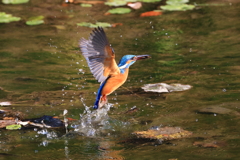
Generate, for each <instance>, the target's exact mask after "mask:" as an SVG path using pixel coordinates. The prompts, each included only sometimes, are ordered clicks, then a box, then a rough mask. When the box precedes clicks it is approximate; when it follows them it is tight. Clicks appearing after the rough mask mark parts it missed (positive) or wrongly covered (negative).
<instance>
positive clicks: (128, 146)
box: [0, 0, 240, 160]
mask: <svg viewBox="0 0 240 160" xmlns="http://www.w3.org/2000/svg"><path fill="white" fill-rule="evenodd" d="M164 4H165V1H164V2H156V3H143V5H142V6H143V7H142V8H140V9H139V10H133V9H132V11H131V12H130V13H128V14H123V15H115V14H111V15H104V14H105V13H106V12H107V11H108V10H109V9H111V8H114V7H110V6H107V5H104V4H94V5H93V7H81V6H80V5H79V4H77V3H76V4H64V1H61V0H54V1H53V0H51V1H50V0H38V1H33V0H30V2H28V3H25V4H17V5H10V4H9V5H5V4H2V3H1V4H0V9H1V12H6V13H7V14H12V15H13V16H16V17H21V20H20V21H17V22H11V23H0V33H1V36H0V77H1V81H0V102H10V103H11V105H6V106H1V110H5V111H9V112H11V114H9V115H6V114H5V115H3V117H7V116H10V115H13V116H15V117H18V118H19V119H22V120H24V119H32V118H39V117H42V116H43V115H49V116H55V117H58V118H59V119H62V120H63V119H64V116H63V112H64V110H67V111H68V113H67V115H66V117H68V119H69V121H68V124H69V126H68V129H67V131H66V130H65V128H57V129H56V128H52V129H48V128H44V129H42V128H38V127H23V128H22V129H18V130H6V129H5V128H2V129H0V157H1V158H2V159H9V160H10V159H19V158H22V159H26V160H28V159H72V160H73V159H86V160H87V159H130V160H138V159H141V160H142V159H147V160H151V159H165V160H169V159H201V160H202V159H239V155H240V154H239V150H240V147H239V146H240V129H239V127H238V126H239V116H240V113H239V112H240V103H239V99H240V94H239V92H240V90H239V88H240V56H239V50H240V43H239V42H240V38H239V33H240V21H239V16H240V12H239V11H240V4H239V3H238V1H236V0H226V1H225V0H223V1H216V0H210V1H205V0H196V1H190V4H194V5H195V8H194V9H193V10H188V11H165V12H163V14H162V15H159V16H152V17H140V16H139V15H140V14H141V13H143V12H147V11H152V10H156V9H159V8H158V6H161V5H164ZM33 16H44V24H40V25H32V26H31V25H26V24H25V22H26V20H27V19H29V18H30V17H33ZM82 22H90V23H96V22H108V23H110V24H114V23H122V25H117V26H116V27H111V28H104V30H105V32H106V34H107V37H108V39H109V42H110V43H111V46H112V47H113V48H114V50H115V53H116V61H117V62H118V61H119V60H120V59H121V57H122V56H123V55H126V54H133V55H144V54H148V55H151V58H150V59H147V60H143V61H138V62H136V63H135V64H134V65H132V66H131V68H130V72H129V77H128V80H127V81H126V83H125V84H124V85H123V86H122V87H120V88H119V89H118V90H116V91H115V92H114V93H112V94H111V95H109V96H108V102H109V104H108V106H107V108H106V109H105V110H104V111H103V112H101V113H100V111H99V112H98V111H94V110H92V109H91V107H92V106H93V104H94V101H95V96H96V92H97V90H98V87H99V83H98V82H97V81H96V80H95V79H94V77H93V76H92V74H91V72H90V70H89V68H88V66H87V62H86V60H85V59H84V57H83V56H82V55H81V52H80V50H79V47H78V45H79V44H78V43H79V40H80V39H81V38H82V37H84V38H88V37H89V34H90V33H91V32H92V30H93V28H88V27H82V26H77V23H82ZM154 83H167V84H172V83H179V84H185V85H191V86H192V88H191V89H190V90H187V91H183V92H171V93H155V92H144V91H143V89H141V87H143V86H144V84H154ZM88 107H89V108H88ZM96 112H97V114H94V115H91V114H93V113H96ZM91 116H92V117H91ZM97 116H100V117H99V118H100V120H99V121H97V122H94V123H100V122H101V124H100V125H99V124H98V125H97V126H96V124H94V123H92V119H91V118H93V117H94V118H96V117H97ZM79 119H80V120H79ZM74 120H75V121H74ZM76 126H77V127H76ZM82 126H85V127H86V126H87V127H86V129H85V130H82V128H81V127H82ZM164 126H168V127H180V128H182V129H184V130H187V131H189V132H191V133H192V135H191V136H189V137H187V138H182V139H176V140H168V141H163V142H162V141H159V140H153V139H144V138H137V137H136V136H135V135H133V134H132V133H133V132H135V131H146V130H148V129H150V128H154V127H164ZM74 127H75V128H74ZM89 133H90V134H89Z"/></svg>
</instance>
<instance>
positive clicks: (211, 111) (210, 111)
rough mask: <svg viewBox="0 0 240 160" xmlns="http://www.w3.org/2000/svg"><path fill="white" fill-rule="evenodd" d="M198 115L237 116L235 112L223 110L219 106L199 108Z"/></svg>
mask: <svg viewBox="0 0 240 160" xmlns="http://www.w3.org/2000/svg"><path fill="white" fill-rule="evenodd" d="M197 112H198V113H202V114H235V115H239V113H238V112H237V111H234V110H231V109H228V108H224V107H219V106H209V107H205V108H201V109H199V110H198V111H197Z"/></svg>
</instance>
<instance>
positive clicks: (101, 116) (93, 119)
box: [71, 99, 113, 137]
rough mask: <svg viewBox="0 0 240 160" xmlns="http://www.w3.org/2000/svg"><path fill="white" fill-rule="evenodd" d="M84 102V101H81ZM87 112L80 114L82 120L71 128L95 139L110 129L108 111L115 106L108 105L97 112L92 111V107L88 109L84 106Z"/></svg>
mask: <svg viewBox="0 0 240 160" xmlns="http://www.w3.org/2000/svg"><path fill="white" fill-rule="evenodd" d="M81 100H82V102H83V99H81ZM83 105H84V106H85V110H84V112H83V113H82V114H80V120H79V121H78V122H76V123H74V124H72V125H71V126H72V127H73V128H74V131H76V132H80V133H82V134H84V135H85V136H88V137H93V136H96V135H98V134H100V133H101V131H103V130H104V129H109V127H110V123H109V116H108V111H109V110H110V108H111V107H112V106H113V104H110V103H108V104H106V105H105V106H104V107H102V108H99V109H97V110H91V108H92V107H88V106H86V105H85V104H84V102H83Z"/></svg>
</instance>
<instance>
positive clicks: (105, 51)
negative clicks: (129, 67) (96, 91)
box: [80, 27, 120, 83]
mask: <svg viewBox="0 0 240 160" xmlns="http://www.w3.org/2000/svg"><path fill="white" fill-rule="evenodd" d="M80 48H81V51H82V54H83V56H84V57H85V58H86V60H87V63H88V66H89V68H90V70H91V72H92V74H93V76H94V77H95V78H96V79H97V80H98V82H101V83H102V82H103V81H105V80H106V79H107V78H108V76H109V75H111V74H112V73H113V72H118V73H119V72H120V71H119V68H118V67H117V64H116V62H115V55H114V52H113V50H112V48H111V47H110V44H109V42H108V40H107V37H106V34H105V32H104V30H103V29H102V28H101V27H98V28H96V29H94V30H93V33H91V34H90V37H89V40H86V39H84V38H82V39H81V40H80Z"/></svg>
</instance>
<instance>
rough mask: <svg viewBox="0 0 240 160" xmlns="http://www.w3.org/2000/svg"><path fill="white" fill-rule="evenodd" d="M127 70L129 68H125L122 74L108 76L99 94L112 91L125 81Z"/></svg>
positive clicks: (106, 93) (107, 93)
mask: <svg viewBox="0 0 240 160" xmlns="http://www.w3.org/2000/svg"><path fill="white" fill-rule="evenodd" d="M128 71H129V69H128V68H127V69H126V70H125V72H124V73H123V74H122V73H119V74H117V75H114V76H111V77H110V78H108V79H107V82H106V84H105V85H104V87H103V89H102V92H101V95H109V94H111V93H112V92H113V91H115V90H116V89H118V88H119V87H120V86H121V85H123V83H124V82H125V81H126V79H127V77H128Z"/></svg>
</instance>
